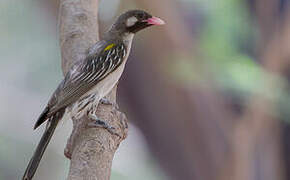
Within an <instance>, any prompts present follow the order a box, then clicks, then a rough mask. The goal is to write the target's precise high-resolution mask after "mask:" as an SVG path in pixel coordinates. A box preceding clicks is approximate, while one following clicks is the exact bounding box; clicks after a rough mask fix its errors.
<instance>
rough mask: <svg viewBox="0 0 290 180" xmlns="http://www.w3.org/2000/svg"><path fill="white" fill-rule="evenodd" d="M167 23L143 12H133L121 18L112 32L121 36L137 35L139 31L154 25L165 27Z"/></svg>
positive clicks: (112, 28) (128, 12) (126, 13)
mask: <svg viewBox="0 0 290 180" xmlns="http://www.w3.org/2000/svg"><path fill="white" fill-rule="evenodd" d="M163 24H165V22H164V21H163V20H162V19H160V18H157V17H154V16H152V15H150V14H149V13H147V12H145V11H142V10H131V11H127V12H125V13H123V14H122V15H120V16H119V18H118V19H117V20H116V22H115V23H114V24H113V26H112V27H111V30H110V31H113V32H119V33H120V34H125V33H130V34H132V33H133V34H135V33H137V32H138V31H140V30H142V29H145V28H147V27H150V26H153V25H163Z"/></svg>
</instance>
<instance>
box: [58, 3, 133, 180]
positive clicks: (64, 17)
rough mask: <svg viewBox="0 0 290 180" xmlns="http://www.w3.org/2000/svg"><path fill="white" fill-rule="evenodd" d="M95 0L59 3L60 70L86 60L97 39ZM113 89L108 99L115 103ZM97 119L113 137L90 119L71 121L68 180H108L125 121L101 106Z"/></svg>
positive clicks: (112, 109) (124, 128) (120, 116)
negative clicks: (113, 130) (93, 126)
mask: <svg viewBox="0 0 290 180" xmlns="http://www.w3.org/2000/svg"><path fill="white" fill-rule="evenodd" d="M98 29H99V28H98V0H60V7H59V30H60V46H61V53H62V69H63V73H64V74H65V73H66V72H67V71H68V70H69V69H70V68H71V67H72V65H73V64H74V63H75V62H77V61H81V60H83V59H84V58H85V57H86V52H87V49H88V48H89V47H91V46H92V45H93V44H94V43H96V42H97V41H98V39H99V33H98ZM116 89H117V88H116V87H115V88H114V89H113V90H112V92H111V93H110V94H109V95H108V97H107V98H108V99H109V100H110V101H111V102H116ZM96 114H97V116H98V117H99V118H101V119H102V120H103V121H105V122H106V123H108V124H109V125H110V126H111V127H113V128H115V132H116V134H117V135H116V134H113V133H110V132H109V131H107V130H106V129H103V128H89V127H88V126H87V124H88V123H89V122H90V119H88V118H87V117H82V118H81V119H73V131H72V134H71V136H70V138H69V140H68V143H67V146H66V149H65V155H66V157H68V158H70V159H71V165H70V170H69V175H68V180H72V179H73V180H78V179H98V180H108V179H109V178H110V172H111V164H112V159H113V156H114V153H115V151H116V149H117V148H118V146H119V144H120V143H121V141H122V140H123V139H125V138H126V136H127V129H128V127H127V119H126V117H125V115H124V114H123V113H122V112H119V111H118V110H116V109H115V108H114V107H113V106H108V105H102V104H100V105H99V107H98V110H97V112H96Z"/></svg>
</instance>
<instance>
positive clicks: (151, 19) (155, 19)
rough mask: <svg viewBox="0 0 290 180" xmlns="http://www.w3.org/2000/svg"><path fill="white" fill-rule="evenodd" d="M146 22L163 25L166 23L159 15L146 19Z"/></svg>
mask: <svg viewBox="0 0 290 180" xmlns="http://www.w3.org/2000/svg"><path fill="white" fill-rule="evenodd" d="M144 22H147V23H148V24H150V25H163V24H165V22H164V21H163V20H162V19H160V18H158V17H152V18H149V19H147V20H145V21H144Z"/></svg>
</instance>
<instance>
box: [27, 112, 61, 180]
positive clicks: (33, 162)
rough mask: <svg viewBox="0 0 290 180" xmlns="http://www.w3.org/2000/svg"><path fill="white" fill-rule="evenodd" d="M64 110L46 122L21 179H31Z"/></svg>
mask: <svg viewBox="0 0 290 180" xmlns="http://www.w3.org/2000/svg"><path fill="white" fill-rule="evenodd" d="M64 112H65V110H64V109H63V110H60V111H58V112H57V113H56V114H55V115H53V116H52V117H51V118H50V119H49V120H48V122H47V123H49V124H47V126H46V130H45V132H44V133H43V135H42V137H41V139H40V142H39V143H38V146H37V148H36V150H35V152H34V154H33V156H32V158H31V159H30V162H29V164H28V166H27V168H26V170H25V173H24V175H23V178H22V180H31V179H32V177H33V176H34V174H35V172H36V169H37V167H38V165H39V162H40V160H41V158H42V155H43V153H44V151H45V149H46V147H47V145H48V143H49V141H50V139H51V137H52V135H53V133H54V131H55V129H56V126H57V124H58V122H59V120H60V119H61V118H62V116H63V114H64Z"/></svg>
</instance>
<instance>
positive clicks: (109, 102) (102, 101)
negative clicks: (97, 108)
mask: <svg viewBox="0 0 290 180" xmlns="http://www.w3.org/2000/svg"><path fill="white" fill-rule="evenodd" d="M100 103H102V104H104V105H111V106H113V107H114V108H115V109H119V106H118V104H117V103H113V102H111V101H110V100H109V99H107V98H105V97H103V98H102V99H101V100H100Z"/></svg>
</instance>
